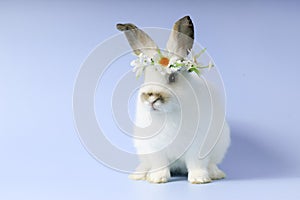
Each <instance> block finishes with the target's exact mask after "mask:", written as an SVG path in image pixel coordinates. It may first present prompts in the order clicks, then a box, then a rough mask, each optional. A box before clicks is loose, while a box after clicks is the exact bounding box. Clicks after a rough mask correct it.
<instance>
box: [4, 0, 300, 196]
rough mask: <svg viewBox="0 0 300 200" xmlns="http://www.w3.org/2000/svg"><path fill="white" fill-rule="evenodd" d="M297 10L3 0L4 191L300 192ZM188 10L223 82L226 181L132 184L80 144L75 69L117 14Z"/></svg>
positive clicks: (270, 4)
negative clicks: (226, 126)
mask: <svg viewBox="0 0 300 200" xmlns="http://www.w3.org/2000/svg"><path fill="white" fill-rule="evenodd" d="M299 9H300V2H299V3H298V2H297V1H178V2H173V1H164V2H162V1H158V0H157V1H154V0H152V1H141V0H140V1H130V2H125V1H116V0H110V1H109V2H101V1H83V0H81V1H79V0H78V1H66V0H63V1H26V2H25V1H0V92H1V93H0V94H1V98H0V159H1V161H0V199H6V200H10V199H104V198H105V199H108V198H116V199H117V198H118V199H120V198H124V199H188V198H199V199H200V198H201V199H202V198H203V199H204V198H209V199H254V198H260V199H262V198H264V199H271V198H272V199H283V198H287V199H299V198H300V194H299V192H298V190H299V185H300V156H299V151H300V145H299V140H300V127H299V119H300V115H299V113H300V106H299V102H300V92H299V85H300V79H299V77H298V76H299V74H298V73H299V72H300V70H299V67H300V66H299V64H300V62H299V55H298V54H299V46H300V37H299V35H300V22H299V19H300V12H299ZM186 14H189V15H190V16H191V17H192V19H193V22H194V25H195V27H196V39H197V41H198V42H199V43H201V44H202V45H203V46H205V47H207V48H208V52H209V53H210V55H211V56H212V57H213V59H214V61H215V63H216V64H217V66H218V68H219V70H220V72H221V74H222V77H223V80H224V83H225V87H226V93H227V116H228V121H229V123H230V126H231V128H232V146H231V148H230V150H229V152H228V155H227V157H226V159H225V160H224V162H223V164H222V169H224V170H225V171H226V172H227V175H228V178H227V179H225V180H222V181H215V182H213V183H212V184H207V185H191V184H188V183H187V182H186V181H182V179H180V180H177V181H176V180H174V181H172V182H170V183H167V184H164V185H153V184H148V183H147V182H134V181H131V180H129V179H127V175H126V174H122V173H119V172H116V171H113V170H111V169H108V168H106V167H104V166H102V165H100V164H99V163H98V162H97V161H96V160H94V159H93V158H92V157H91V156H90V155H89V154H88V153H87V151H86V150H85V149H84V147H83V146H82V145H81V143H80V140H79V138H78V136H77V133H76V131H75V126H74V122H73V112H72V92H73V86H74V83H75V80H76V76H77V74H78V72H79V69H80V65H81V63H82V62H83V61H84V60H85V58H86V57H87V56H88V54H89V52H90V51H91V50H92V49H93V48H94V47H95V46H96V45H98V44H99V43H101V42H102V41H103V40H105V39H107V38H108V37H110V36H111V35H114V34H116V33H118V31H117V30H116V29H115V24H116V23H118V22H134V23H135V24H137V25H139V26H140V27H163V28H171V27H172V25H173V23H174V22H175V21H176V20H177V19H179V18H180V17H182V16H184V15H186ZM124 64H127V63H124Z"/></svg>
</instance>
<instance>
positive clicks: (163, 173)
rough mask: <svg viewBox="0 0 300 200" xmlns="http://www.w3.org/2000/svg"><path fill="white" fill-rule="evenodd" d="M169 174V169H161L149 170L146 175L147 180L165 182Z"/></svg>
mask: <svg viewBox="0 0 300 200" xmlns="http://www.w3.org/2000/svg"><path fill="white" fill-rule="evenodd" d="M170 177H171V174H170V170H169V169H162V170H159V171H155V172H150V173H148V175H147V181H149V182H150V183H166V182H168V180H169V179H170Z"/></svg>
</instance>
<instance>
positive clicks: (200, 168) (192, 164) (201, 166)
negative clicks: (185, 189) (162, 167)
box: [186, 156, 211, 184]
mask: <svg viewBox="0 0 300 200" xmlns="http://www.w3.org/2000/svg"><path fill="white" fill-rule="evenodd" d="M186 166H187V169H188V181H189V182H190V183H193V184H201V183H210V182H211V178H210V177H209V173H208V158H205V159H199V158H198V157H197V156H195V157H194V158H189V159H187V160H186Z"/></svg>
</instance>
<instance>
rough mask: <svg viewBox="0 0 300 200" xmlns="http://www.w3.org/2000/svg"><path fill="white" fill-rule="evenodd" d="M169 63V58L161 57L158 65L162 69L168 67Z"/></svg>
mask: <svg viewBox="0 0 300 200" xmlns="http://www.w3.org/2000/svg"><path fill="white" fill-rule="evenodd" d="M169 62H170V60H169V58H167V57H161V58H160V60H159V62H158V63H159V64H160V65H161V66H163V67H168V65H169Z"/></svg>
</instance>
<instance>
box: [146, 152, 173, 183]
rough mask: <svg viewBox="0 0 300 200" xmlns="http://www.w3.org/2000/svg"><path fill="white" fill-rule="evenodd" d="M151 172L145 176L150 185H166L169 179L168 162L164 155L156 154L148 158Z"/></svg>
mask: <svg viewBox="0 0 300 200" xmlns="http://www.w3.org/2000/svg"><path fill="white" fill-rule="evenodd" d="M150 162H151V166H152V167H151V170H150V171H149V172H148V174H147V181H149V182H150V183H166V182H168V180H169V179H170V177H171V173H170V168H169V162H168V159H167V158H166V157H165V156H164V155H160V154H158V155H157V154H156V155H152V156H151V158H150Z"/></svg>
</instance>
